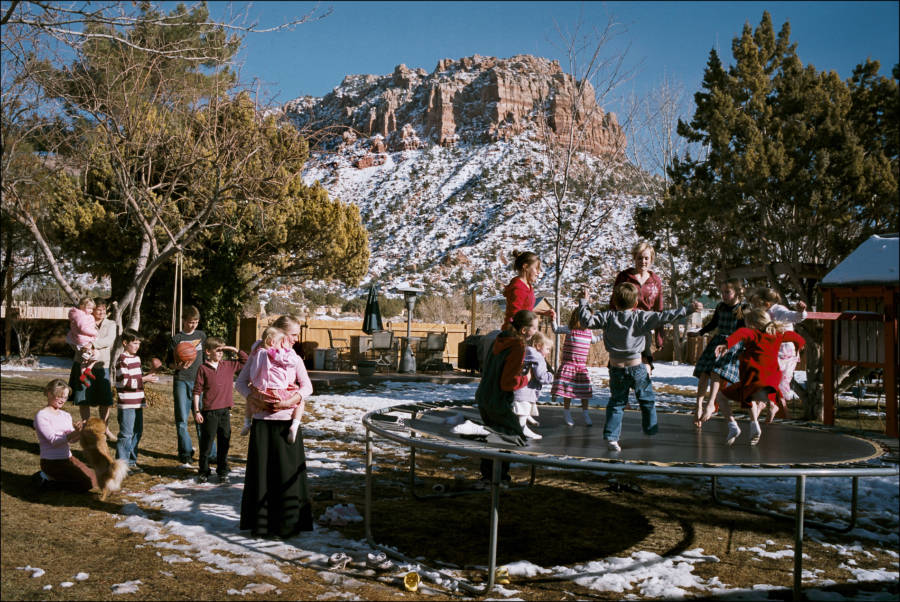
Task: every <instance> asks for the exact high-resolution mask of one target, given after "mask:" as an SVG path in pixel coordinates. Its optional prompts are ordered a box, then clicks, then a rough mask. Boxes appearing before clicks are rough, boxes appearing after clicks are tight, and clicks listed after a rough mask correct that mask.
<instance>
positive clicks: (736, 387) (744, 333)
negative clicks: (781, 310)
mask: <svg viewBox="0 0 900 602" xmlns="http://www.w3.org/2000/svg"><path fill="white" fill-rule="evenodd" d="M744 321H745V323H746V324H747V326H746V327H744V328H738V329H737V330H736V331H734V333H732V334H731V336H729V337H728V341H727V345H719V346H718V347H716V355H717V356H721V355H722V354H724V353H725V352H726V349H731V348H733V347H734V346H735V345H737V344H738V343H743V344H744V351H743V354H742V356H741V363H740V375H739V379H738V381H737V382H736V383H734V384H733V385H731V386H729V387H726V388H725V389H723V390H722V393H723V394H724V395H725V397H727V398H728V399H732V400H734V401H739V402H741V406H743V407H745V408H749V409H750V420H751V422H750V445H756V444H757V443H759V440H760V437H762V429H760V427H759V414H760V412H762V410H763V408H765V407H766V405H767V404H770V403H775V399H776V397H777V396H778V384H779V383H780V382H781V370H780V369H779V367H778V352H779V349H780V348H781V345H782V343H793V344H794V345H796V346H797V351H798V352H799V351H800V350H801V349H803V345H804V340H803V337H801V336H800V335H799V334H797V333H796V332H794V331H791V330H789V331H785V330H784V327H783V326H782V325H781V324H778V323H776V322H773V321H772V319H771V317H770V316H769V314H768V312H766V310H764V309H762V308H759V307H756V308H753V309H751V310H749V311H747V312H745V313H744ZM720 407H721V409H722V414H724V415H725V417H726V418H727V419H728V435H727V437H728V438H727V439H726V441H725V442H726V443H727V444H728V445H731V444H733V443H734V442H735V440H736V439H737V438H738V436H740V434H741V429H740V427H738V425H737V421H735V419H734V416H733V415H732V414H731V408H730V407H729V404H728V403H727V402H726V403H723V404H722V405H721V406H720Z"/></svg>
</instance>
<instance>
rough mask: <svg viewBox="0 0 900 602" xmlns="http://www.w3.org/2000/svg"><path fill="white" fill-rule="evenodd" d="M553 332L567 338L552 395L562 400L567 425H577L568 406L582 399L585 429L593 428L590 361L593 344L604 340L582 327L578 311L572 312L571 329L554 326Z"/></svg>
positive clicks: (551, 391)
mask: <svg viewBox="0 0 900 602" xmlns="http://www.w3.org/2000/svg"><path fill="white" fill-rule="evenodd" d="M553 332H555V333H556V334H564V335H566V338H565V341H563V345H562V360H561V361H562V363H561V364H560V365H559V369H558V370H557V371H556V378H555V379H554V381H553V387H551V389H550V395H552V396H553V400H554V401H556V397H557V396H559V397H562V398H563V408H564V409H563V417H564V418H565V421H566V424H567V425H569V426H575V421H574V420H572V413H571V411H570V410H569V406H570V404H571V403H572V399H576V398H577V399H580V400H581V414H582V415H583V416H584V424H585V426H591V425H592V424H593V422H591V416H590V414H588V402H589V401H590V400H591V397H592V396H593V391H592V390H591V376H590V374H588V369H587V358H588V353H589V352H590V350H591V345H592V344H593V343H597V342H599V341H601V340H602V337H601V336H599V335H593V334H592V333H591V331H590V330H589V329H587V328H585V327H584V326H582V325H581V322H580V320H579V319H578V308H575V309H574V310H572V316H571V317H570V318H569V324H568V326H557V325H555V324H554V325H553Z"/></svg>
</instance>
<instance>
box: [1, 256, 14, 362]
mask: <svg viewBox="0 0 900 602" xmlns="http://www.w3.org/2000/svg"><path fill="white" fill-rule="evenodd" d="M12 320H13V316H12V265H10V266H9V269H8V270H6V320H4V323H3V329H4V330H5V331H6V335H5V336H6V338H5V341H6V347H5V349H6V357H7V358H8V357H10V356H11V355H12Z"/></svg>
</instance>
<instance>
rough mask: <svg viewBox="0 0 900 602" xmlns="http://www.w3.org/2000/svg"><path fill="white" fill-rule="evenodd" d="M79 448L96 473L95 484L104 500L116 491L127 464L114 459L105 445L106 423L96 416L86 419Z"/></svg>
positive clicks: (120, 484)
mask: <svg viewBox="0 0 900 602" xmlns="http://www.w3.org/2000/svg"><path fill="white" fill-rule="evenodd" d="M81 448H82V449H83V450H84V455H85V456H86V457H87V463H88V465H89V466H90V467H91V468H93V469H94V472H95V473H97V484H98V485H99V486H100V489H101V492H100V499H101V500H105V499H106V497H107V496H108V495H109V494H110V492H112V491H118V490H119V489H120V488H121V486H122V481H123V480H124V479H125V475H127V474H128V464H127V463H126V462H125V461H124V460H114V459H113V457H112V455H111V454H110V453H109V447H107V445H106V423H105V422H104V421H103V420H102V419H100V418H97V417H96V416H93V417H91V418H88V419H87V422H85V423H84V429H83V430H82V431H81Z"/></svg>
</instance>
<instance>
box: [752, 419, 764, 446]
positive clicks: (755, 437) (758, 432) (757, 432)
mask: <svg viewBox="0 0 900 602" xmlns="http://www.w3.org/2000/svg"><path fill="white" fill-rule="evenodd" d="M760 437H762V429H761V428H759V423H758V422H756V421H755V420H754V421H753V422H751V423H750V445H756V444H757V443H759V438H760Z"/></svg>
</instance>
